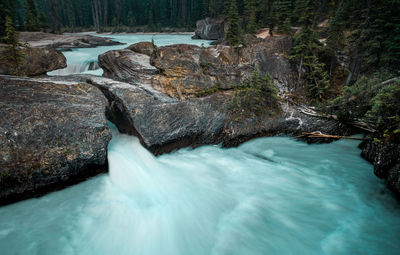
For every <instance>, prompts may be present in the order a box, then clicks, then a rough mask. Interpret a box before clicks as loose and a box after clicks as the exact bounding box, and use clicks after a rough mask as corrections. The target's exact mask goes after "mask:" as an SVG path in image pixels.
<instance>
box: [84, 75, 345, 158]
mask: <svg viewBox="0 0 400 255" xmlns="http://www.w3.org/2000/svg"><path fill="white" fill-rule="evenodd" d="M85 79H86V81H87V82H89V83H91V84H93V85H95V86H97V87H99V88H100V89H101V90H102V91H103V93H104V94H105V95H106V97H107V98H108V100H109V102H110V108H109V110H108V117H109V118H110V119H111V120H112V121H113V122H114V123H115V124H116V125H117V126H118V128H119V130H120V131H121V132H124V133H128V134H132V135H136V136H138V137H139V139H140V141H141V143H142V144H143V145H144V146H145V147H146V148H148V149H149V150H150V151H152V152H153V153H154V154H156V155H157V154H161V153H165V152H170V151H172V150H174V149H178V148H181V147H186V146H192V147H196V146H199V145H203V144H219V143H223V145H224V146H235V145H237V144H239V143H241V142H244V141H246V140H249V139H251V138H254V137H258V136H265V135H276V134H299V133H301V132H310V131H315V130H320V131H322V132H326V133H339V134H345V133H348V132H349V129H348V128H346V127H345V126H343V125H341V124H340V123H338V122H336V121H332V120H323V119H320V118H317V117H312V116H309V115H306V114H303V113H301V112H300V111H298V110H297V109H296V108H295V107H293V106H289V105H287V104H285V103H283V104H282V110H279V109H278V110H276V109H274V108H271V110H272V111H274V112H273V113H270V112H269V113H268V114H265V115H263V116H259V117H254V116H253V117H243V118H240V120H237V118H236V116H234V115H233V114H232V112H231V110H230V107H231V106H232V102H233V98H234V95H233V93H232V92H231V91H227V92H221V93H215V94H213V95H210V96H207V97H204V98H191V99H188V100H185V101H181V100H178V99H174V98H170V97H168V96H166V95H165V94H162V93H161V94H160V93H154V91H152V90H151V88H150V87H149V86H148V85H143V84H136V85H132V84H128V83H123V82H117V81H114V80H110V79H105V78H96V77H86V78H85Z"/></svg>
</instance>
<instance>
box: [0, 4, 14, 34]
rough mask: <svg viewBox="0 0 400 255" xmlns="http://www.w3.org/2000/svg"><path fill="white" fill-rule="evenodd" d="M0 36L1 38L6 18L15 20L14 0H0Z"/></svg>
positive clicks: (4, 29) (4, 30)
mask: <svg viewBox="0 0 400 255" xmlns="http://www.w3.org/2000/svg"><path fill="white" fill-rule="evenodd" d="M0 10H1V13H0V38H1V39H3V37H4V36H5V32H6V18H7V17H10V18H11V20H15V16H16V15H15V12H16V8H15V1H14V0H0Z"/></svg>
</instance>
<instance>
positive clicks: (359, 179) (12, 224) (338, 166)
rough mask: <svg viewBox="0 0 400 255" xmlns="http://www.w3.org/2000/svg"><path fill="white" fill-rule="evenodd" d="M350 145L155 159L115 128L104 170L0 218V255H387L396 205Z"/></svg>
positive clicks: (285, 141) (268, 141) (399, 219)
mask: <svg viewBox="0 0 400 255" xmlns="http://www.w3.org/2000/svg"><path fill="white" fill-rule="evenodd" d="M357 144H358V142H357V141H349V140H341V141H337V142H334V143H331V144H313V145H308V144H306V143H302V142H299V141H296V140H295V139H293V138H288V137H272V138H260V139H255V140H252V141H250V142H247V143H245V144H243V145H241V146H239V147H238V148H231V149H223V148H221V147H219V146H203V147H200V148H197V149H181V150H178V151H176V152H173V153H170V154H166V155H163V156H160V157H157V158H156V157H154V156H153V155H152V154H151V153H150V152H148V151H147V150H146V149H145V148H143V147H142V146H141V145H140V143H139V141H138V139H137V138H136V137H132V136H128V135H122V134H120V133H118V131H117V130H116V128H115V127H113V139H112V141H111V143H110V145H109V148H108V153H109V154H108V159H109V166H110V172H109V174H105V175H102V176H99V177H95V178H92V179H90V180H88V181H86V182H84V183H81V184H79V185H76V186H73V187H70V188H68V189H65V190H62V191H58V192H54V193H51V194H49V195H46V196H44V197H42V198H39V199H31V200H27V201H23V202H20V203H17V204H13V205H10V206H6V207H2V208H0V254H2V255H5V254H40V255H46V254H49V255H53V254H85V255H86V254H87V255H89V254H93V255H101V254H107V255H111V254H121V255H122V254H137V255H147V254H152V255H160V254H164V255H180V254H181V255H189V254H193V255H195V254H198V255H207V254H210V255H216V254H221V255H222V254H226V255H234V254H238V255H246V254H260V255H261V254H263V255H265V254H306V255H310V254H332V255H336V254H349V255H354V254H363V255H364V254H386V255H390V254H393V255H398V254H399V251H400V242H399V240H400V207H399V203H398V201H396V200H395V199H394V198H393V196H392V195H391V194H390V192H388V191H387V190H386V187H385V186H384V184H383V183H382V182H380V181H379V180H378V179H377V178H376V177H375V176H374V175H373V169H372V167H371V165H370V164H368V163H367V162H366V161H364V160H363V159H362V158H361V157H360V151H359V149H357Z"/></svg>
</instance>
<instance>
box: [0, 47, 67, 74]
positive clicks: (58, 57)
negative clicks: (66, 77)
mask: <svg viewBox="0 0 400 255" xmlns="http://www.w3.org/2000/svg"><path fill="white" fill-rule="evenodd" d="M22 53H23V55H24V60H23V61H22V63H21V65H20V66H19V68H18V71H17V72H16V71H15V67H14V64H13V63H12V62H10V61H7V60H6V59H5V58H0V74H14V73H18V74H23V75H27V76H35V75H41V74H46V73H47V72H50V71H53V70H57V69H62V68H65V67H67V60H66V58H65V56H64V55H63V54H62V53H61V52H60V51H58V50H56V49H52V48H24V49H23V50H22ZM0 54H1V55H5V54H7V53H6V51H5V50H4V49H3V51H1V53H0Z"/></svg>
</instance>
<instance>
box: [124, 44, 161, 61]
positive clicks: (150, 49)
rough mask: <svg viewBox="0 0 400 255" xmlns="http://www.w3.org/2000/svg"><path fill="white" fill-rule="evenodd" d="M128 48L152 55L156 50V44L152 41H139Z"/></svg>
mask: <svg viewBox="0 0 400 255" xmlns="http://www.w3.org/2000/svg"><path fill="white" fill-rule="evenodd" d="M127 49H129V50H131V51H134V52H137V53H141V54H145V55H147V56H149V57H150V56H151V55H153V53H154V52H155V50H156V46H155V45H154V44H153V43H152V42H138V43H134V44H132V45H130V46H128V48H127Z"/></svg>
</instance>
